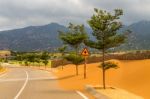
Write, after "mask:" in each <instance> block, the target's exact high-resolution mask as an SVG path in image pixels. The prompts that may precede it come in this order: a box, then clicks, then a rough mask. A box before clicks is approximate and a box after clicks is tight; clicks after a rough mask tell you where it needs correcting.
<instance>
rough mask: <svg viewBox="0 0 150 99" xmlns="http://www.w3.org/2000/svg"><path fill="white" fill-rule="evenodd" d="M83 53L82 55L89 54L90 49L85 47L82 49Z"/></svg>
mask: <svg viewBox="0 0 150 99" xmlns="http://www.w3.org/2000/svg"><path fill="white" fill-rule="evenodd" d="M81 55H82V56H89V51H88V49H87V48H84V49H83V50H82V52H81Z"/></svg>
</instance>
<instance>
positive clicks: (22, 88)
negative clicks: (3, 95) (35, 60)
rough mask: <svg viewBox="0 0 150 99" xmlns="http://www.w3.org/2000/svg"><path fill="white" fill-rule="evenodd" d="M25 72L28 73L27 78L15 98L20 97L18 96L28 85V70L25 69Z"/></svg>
mask: <svg viewBox="0 0 150 99" xmlns="http://www.w3.org/2000/svg"><path fill="white" fill-rule="evenodd" d="M25 73H26V80H25V82H24V84H23V86H22V87H21V89H20V90H19V92H18V93H17V95H16V96H15V97H14V99H18V97H19V96H20V95H21V93H22V91H23V90H24V88H25V87H26V85H27V83H28V79H29V75H28V72H27V71H25Z"/></svg>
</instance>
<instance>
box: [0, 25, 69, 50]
mask: <svg viewBox="0 0 150 99" xmlns="http://www.w3.org/2000/svg"><path fill="white" fill-rule="evenodd" d="M59 30H61V31H66V30H67V28H66V27H65V26H62V25H59V24H57V23H51V24H48V25H44V26H29V27H25V28H21V29H14V30H8V31H1V32H0V49H10V50H15V51H35V50H36V51H40V50H54V49H55V48H56V47H57V46H60V45H61V41H60V40H59V39H58V31H59Z"/></svg>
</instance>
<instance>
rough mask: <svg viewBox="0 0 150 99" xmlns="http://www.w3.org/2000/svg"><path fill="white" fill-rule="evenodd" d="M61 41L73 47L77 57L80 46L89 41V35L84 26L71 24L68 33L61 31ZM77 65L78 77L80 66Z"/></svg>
mask: <svg viewBox="0 0 150 99" xmlns="http://www.w3.org/2000/svg"><path fill="white" fill-rule="evenodd" d="M59 33H60V34H59V36H60V39H61V40H62V41H63V42H64V43H65V44H68V45H69V46H71V47H73V48H74V49H75V52H76V57H77V56H78V51H79V46H80V44H81V43H83V42H84V41H85V40H86V39H87V34H86V31H85V29H84V25H73V24H72V23H70V24H69V27H68V31H67V32H63V31H59ZM75 65H76V75H78V64H75Z"/></svg>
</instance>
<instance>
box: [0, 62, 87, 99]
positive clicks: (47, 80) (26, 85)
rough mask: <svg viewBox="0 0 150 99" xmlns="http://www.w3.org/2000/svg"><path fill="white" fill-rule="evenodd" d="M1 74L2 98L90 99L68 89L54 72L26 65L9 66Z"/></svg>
mask: <svg viewBox="0 0 150 99" xmlns="http://www.w3.org/2000/svg"><path fill="white" fill-rule="evenodd" d="M7 68H8V72H6V73H4V74H1V75H0V99H88V98H87V97H85V96H84V94H82V93H80V92H79V91H66V90H63V89H61V88H60V87H59V86H58V84H57V82H58V81H57V79H56V78H55V77H54V76H53V74H52V73H50V72H47V71H43V70H36V69H31V68H26V67H14V66H10V65H9V66H7Z"/></svg>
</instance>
